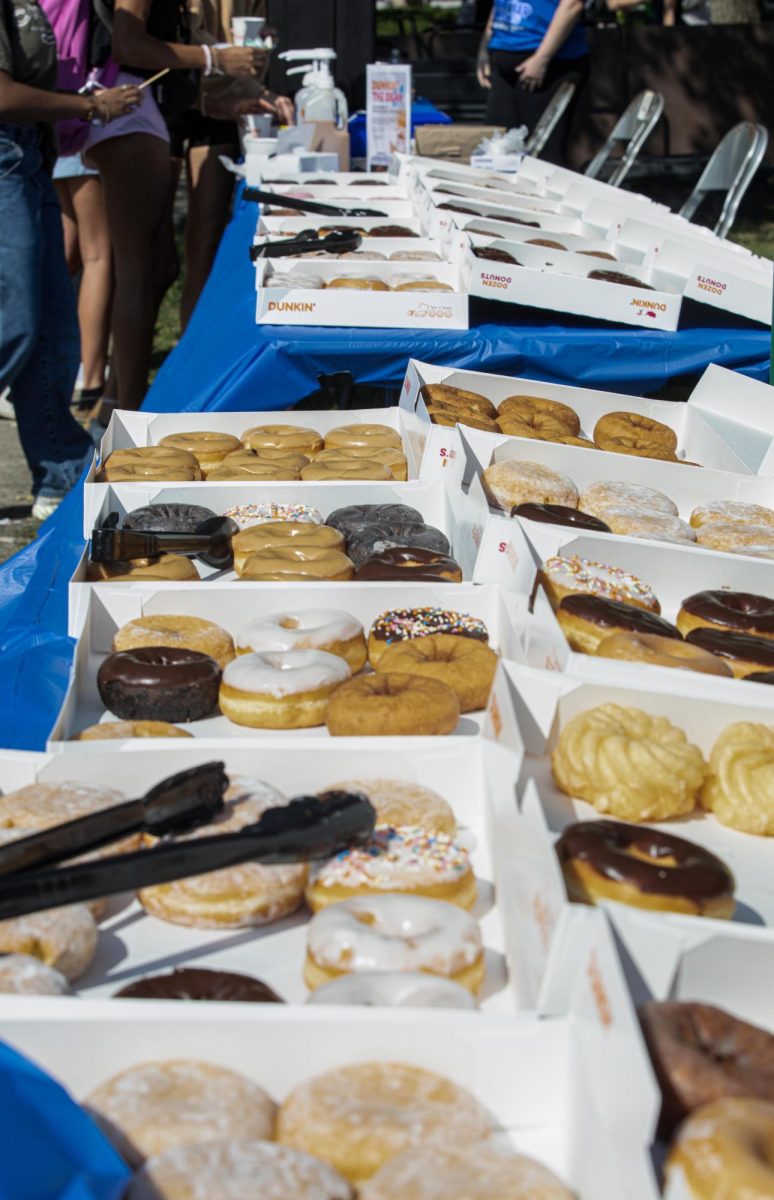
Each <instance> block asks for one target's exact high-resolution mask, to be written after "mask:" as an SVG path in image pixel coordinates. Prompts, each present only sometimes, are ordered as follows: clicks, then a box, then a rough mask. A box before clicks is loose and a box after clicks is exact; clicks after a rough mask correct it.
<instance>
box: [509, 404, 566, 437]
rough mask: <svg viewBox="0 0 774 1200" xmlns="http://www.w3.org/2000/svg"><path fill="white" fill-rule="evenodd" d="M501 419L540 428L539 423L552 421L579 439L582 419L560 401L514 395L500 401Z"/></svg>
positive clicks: (563, 430)
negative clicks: (512, 419)
mask: <svg viewBox="0 0 774 1200" xmlns="http://www.w3.org/2000/svg"><path fill="white" fill-rule="evenodd" d="M497 415H498V418H499V417H506V416H507V417H513V418H515V419H517V420H519V419H520V420H523V421H527V422H528V423H530V424H534V425H536V426H537V427H539V421H540V420H542V421H543V422H544V423H545V422H548V421H550V422H551V423H552V424H554V425H558V426H559V427H560V429H561V432H562V433H564V434H566V435H567V436H569V437H577V436H578V434H579V433H580V427H581V426H580V417H579V416H578V414H577V413H576V412H575V409H573V408H570V406H569V404H562V403H561V402H560V401H559V400H549V399H547V398H546V397H545V396H528V395H514V396H506V398H505V399H504V400H501V401H500V404H499V406H498V411H497Z"/></svg>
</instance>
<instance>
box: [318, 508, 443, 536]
mask: <svg viewBox="0 0 774 1200" xmlns="http://www.w3.org/2000/svg"><path fill="white" fill-rule="evenodd" d="M424 523H425V519H424V517H423V516H422V514H421V512H419V510H418V509H416V508H412V507H411V506H410V505H409V504H349V505H347V507H346V508H337V509H336V510H335V512H332V513H331V515H330V516H329V517H328V519H327V521H326V522H325V524H326V525H332V526H333V528H334V529H338V530H339V531H340V532H341V533H343V534H344V536H345V537H349V535H350V534H352V533H355V532H358V531H359V530H361V529H366V528H367V527H368V526H369V525H381V526H383V527H385V528H387V529H390V530H395V529H399V528H400V527H401V526H402V525H424Z"/></svg>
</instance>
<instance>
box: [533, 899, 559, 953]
mask: <svg viewBox="0 0 774 1200" xmlns="http://www.w3.org/2000/svg"><path fill="white" fill-rule="evenodd" d="M532 916H533V917H534V918H535V925H536V926H537V931H538V936H539V938H540V944H541V946H542V947H543V949H544V951H545V952H546V954H547V953H548V951H549V948H550V946H551V934H552V932H553V926H554V923H553V921H552V919H551V913H550V911H549V909H548V905H547V904H546V902H545V900H544V899H543V895H542V893H541V892H535V895H534V896H533V897H532Z"/></svg>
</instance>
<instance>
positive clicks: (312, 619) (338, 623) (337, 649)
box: [236, 608, 366, 675]
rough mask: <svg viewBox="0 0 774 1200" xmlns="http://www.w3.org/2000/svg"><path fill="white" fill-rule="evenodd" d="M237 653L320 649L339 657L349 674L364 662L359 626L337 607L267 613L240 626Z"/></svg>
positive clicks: (356, 670) (363, 642)
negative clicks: (347, 668) (346, 666)
mask: <svg viewBox="0 0 774 1200" xmlns="http://www.w3.org/2000/svg"><path fill="white" fill-rule="evenodd" d="M236 649H237V654H265V653H267V652H271V653H285V652H286V651H288V650H324V651H325V652H326V653H327V654H336V655H338V657H339V658H343V659H344V661H345V662H346V663H347V665H348V666H349V669H350V671H351V672H352V674H353V675H357V673H358V671H362V669H363V667H364V666H365V664H366V644H365V633H364V630H363V626H362V625H361V624H360V622H359V621H357V620H355V618H354V617H351V616H350V615H349V613H346V612H342V610H341V609H338V608H308V609H300V610H294V611H293V612H283V613H269V615H268V616H266V617H257V618H256V619H255V620H254V621H251V622H250V623H249V624H248V625H245V626H244V628H243V629H241V630H240V632H239V635H238V637H237V641H236Z"/></svg>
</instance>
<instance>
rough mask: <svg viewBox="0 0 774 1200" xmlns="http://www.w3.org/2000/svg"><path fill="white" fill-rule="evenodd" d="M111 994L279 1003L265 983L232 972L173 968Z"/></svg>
mask: <svg viewBox="0 0 774 1200" xmlns="http://www.w3.org/2000/svg"><path fill="white" fill-rule="evenodd" d="M115 995H116V996H117V997H119V998H120V999H122V1000H123V999H126V998H131V999H133V1000H236V1001H240V1002H243V1003H247V1004H283V1003H284V1001H283V999H282V997H281V996H278V995H277V993H276V992H275V991H273V990H272V989H271V988H270V987H268V985H267V984H265V983H262V982H261V980H260V979H253V977H252V976H251V975H237V974H236V973H235V972H234V971H209V970H207V969H206V968H205V967H175V969H174V971H172V972H171V973H170V974H168V975H149V976H148V977H147V978H146V979H138V980H136V981H135V982H134V983H128V984H127V985H126V987H122V988H121V990H120V991H118V992H116V993H115Z"/></svg>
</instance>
